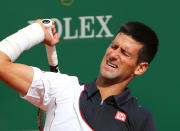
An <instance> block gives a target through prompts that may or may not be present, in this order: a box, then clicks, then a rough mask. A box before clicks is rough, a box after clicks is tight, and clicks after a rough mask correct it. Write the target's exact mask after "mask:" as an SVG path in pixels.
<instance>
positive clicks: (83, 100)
mask: <svg viewBox="0 0 180 131" xmlns="http://www.w3.org/2000/svg"><path fill="white" fill-rule="evenodd" d="M80 111H81V114H82V117H83V118H84V120H85V121H86V122H87V123H88V124H89V126H90V127H91V128H92V129H93V130H95V131H101V130H103V131H111V130H112V131H119V130H120V131H132V130H134V127H133V122H132V121H131V120H130V119H129V117H128V115H127V114H126V112H125V111H123V110H122V109H121V108H119V107H118V106H116V104H114V102H113V99H111V98H109V99H106V100H105V101H104V102H102V101H101V97H100V94H96V95H95V96H93V97H90V98H88V97H87V95H86V93H82V95H81V96H80Z"/></svg>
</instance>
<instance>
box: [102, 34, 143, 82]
mask: <svg viewBox="0 0 180 131" xmlns="http://www.w3.org/2000/svg"><path fill="white" fill-rule="evenodd" d="M142 46H143V45H142V44H141V43H139V42H137V41H135V40H134V39H133V38H132V37H130V36H128V35H125V34H123V33H118V34H117V36H116V37H115V39H114V40H113V41H112V43H111V45H110V46H109V47H108V48H107V50H106V53H105V55H104V58H103V60H102V63H101V66H100V75H101V76H102V77H104V78H106V79H112V80H113V79H116V80H117V79H118V80H119V81H124V80H126V79H128V78H129V77H131V76H134V75H135V69H136V67H137V66H138V65H137V59H138V53H139V50H140V49H141V48H142Z"/></svg>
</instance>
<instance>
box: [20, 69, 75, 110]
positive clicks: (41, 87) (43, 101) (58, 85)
mask: <svg viewBox="0 0 180 131" xmlns="http://www.w3.org/2000/svg"><path fill="white" fill-rule="evenodd" d="M32 68H33V71H34V75H33V80H32V84H31V87H30V88H29V90H28V93H27V94H26V95H25V96H23V97H22V98H23V99H25V100H27V101H29V102H31V103H32V104H34V105H35V106H37V107H39V108H41V109H43V110H45V111H46V110H47V109H48V107H49V105H50V103H51V102H52V101H53V100H54V99H55V98H56V97H57V96H60V95H61V94H62V93H63V91H64V90H65V89H67V88H69V87H71V86H70V85H69V84H70V81H71V79H72V77H71V76H68V75H66V74H60V73H53V72H44V71H41V70H40V69H39V68H36V67H32Z"/></svg>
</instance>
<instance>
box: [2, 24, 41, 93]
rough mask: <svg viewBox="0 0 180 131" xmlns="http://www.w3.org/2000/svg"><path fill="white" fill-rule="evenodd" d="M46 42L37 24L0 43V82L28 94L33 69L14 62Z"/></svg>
mask: <svg viewBox="0 0 180 131" xmlns="http://www.w3.org/2000/svg"><path fill="white" fill-rule="evenodd" d="M43 40H44V31H43V28H42V27H41V25H40V24H38V23H35V24H33V25H30V26H28V27H25V28H23V29H22V30H19V31H18V32H17V33H15V34H13V35H11V36H9V37H7V38H5V39H4V40H3V41H1V42H0V80H2V81H3V82H4V83H6V84H7V85H8V86H10V87H11V88H13V89H15V90H16V91H18V92H20V93H22V94H26V93H27V91H28V89H29V87H30V85H31V82H32V79H33V70H32V68H31V67H29V66H26V65H23V64H16V63H12V62H14V61H15V60H16V59H17V58H18V57H19V56H20V54H21V53H22V52H23V51H24V50H28V49H30V48H31V47H33V46H35V45H37V44H38V43H40V42H42V41H43Z"/></svg>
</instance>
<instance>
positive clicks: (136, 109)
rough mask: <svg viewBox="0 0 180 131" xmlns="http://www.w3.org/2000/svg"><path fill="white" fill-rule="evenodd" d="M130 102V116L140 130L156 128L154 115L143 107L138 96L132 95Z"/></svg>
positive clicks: (150, 130) (145, 130) (148, 130)
mask: <svg viewBox="0 0 180 131" xmlns="http://www.w3.org/2000/svg"><path fill="white" fill-rule="evenodd" d="M128 104H130V105H131V108H130V109H129V114H130V117H131V119H132V120H133V123H134V125H135V127H136V129H137V130H138V131H155V130H156V129H155V122H154V118H153V115H152V114H151V112H149V111H148V110H147V109H145V108H144V107H142V106H141V105H140V104H139V103H138V100H137V99H136V98H134V97H132V98H131V100H130V101H129V103H128Z"/></svg>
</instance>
